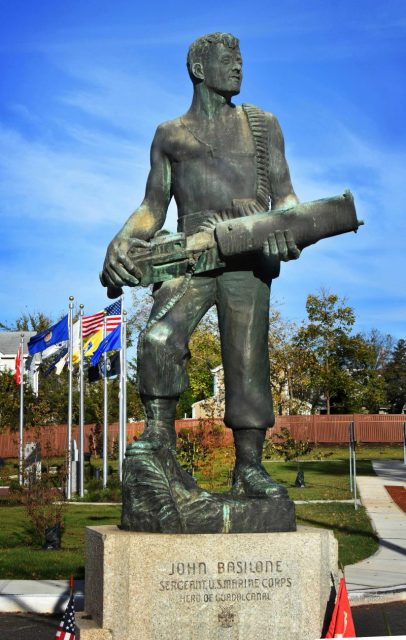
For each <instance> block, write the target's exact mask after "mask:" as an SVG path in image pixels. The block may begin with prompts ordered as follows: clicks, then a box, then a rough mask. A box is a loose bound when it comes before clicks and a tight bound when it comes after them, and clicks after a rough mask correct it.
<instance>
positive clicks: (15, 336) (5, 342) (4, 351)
mask: <svg viewBox="0 0 406 640" xmlns="http://www.w3.org/2000/svg"><path fill="white" fill-rule="evenodd" d="M36 333H37V332H36V331H0V354H1V355H4V356H6V355H13V356H15V355H16V353H17V351H18V346H19V344H20V341H21V334H23V335H24V354H25V355H28V347H27V343H28V340H29V339H30V338H31V336H35V335H36Z"/></svg>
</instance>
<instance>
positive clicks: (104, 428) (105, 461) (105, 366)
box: [103, 316, 108, 489]
mask: <svg viewBox="0 0 406 640" xmlns="http://www.w3.org/2000/svg"><path fill="white" fill-rule="evenodd" d="M106 335H107V318H106V316H104V319H103V340H104V338H105V337H106ZM103 362H104V378H103V397H104V405H103V489H105V488H106V487H107V428H108V425H107V422H108V399H107V352H106V351H105V352H104V354H103Z"/></svg>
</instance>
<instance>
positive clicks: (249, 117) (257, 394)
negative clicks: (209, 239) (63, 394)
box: [103, 33, 300, 497]
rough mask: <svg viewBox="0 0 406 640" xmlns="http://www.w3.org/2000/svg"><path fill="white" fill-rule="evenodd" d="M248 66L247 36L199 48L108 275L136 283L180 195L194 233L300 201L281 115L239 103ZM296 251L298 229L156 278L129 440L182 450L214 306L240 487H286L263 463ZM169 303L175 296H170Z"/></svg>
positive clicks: (186, 224) (241, 492)
mask: <svg viewBox="0 0 406 640" xmlns="http://www.w3.org/2000/svg"><path fill="white" fill-rule="evenodd" d="M242 64H243V61H242V57H241V52H240V47H239V41H238V39H237V38H235V37H234V36H233V35H231V34H229V33H212V34H209V35H206V36H203V37H201V38H198V39H197V40H196V41H195V42H193V44H192V45H191V47H190V49H189V53H188V58H187V68H188V71H189V75H190V78H191V80H192V82H193V100H192V104H191V106H190V108H189V110H188V111H187V112H186V113H185V114H184V115H183V116H181V117H179V118H176V119H175V120H171V121H169V122H164V123H163V124H161V125H160V126H159V127H158V129H157V131H156V134H155V137H154V140H153V143H152V148H151V170H150V173H149V176H148V181H147V187H146V193H145V198H144V200H143V202H142V203H141V205H140V206H139V207H138V209H136V210H135V211H134V213H133V214H132V215H131V216H130V217H129V219H128V220H127V222H126V223H125V224H124V226H123V228H122V229H121V231H119V232H118V234H117V235H116V236H115V238H114V239H113V240H112V242H111V243H110V245H109V247H108V250H107V255H106V259H105V263H104V271H103V280H104V284H106V285H110V286H116V287H119V286H122V285H130V286H136V285H137V284H138V282H139V278H137V275H138V277H139V276H140V274H139V273H137V269H136V268H135V267H134V265H133V262H132V260H131V258H130V257H129V255H128V254H129V251H131V252H132V253H134V251H136V250H137V248H145V247H146V246H148V244H147V243H148V241H149V240H151V238H152V237H153V236H154V234H156V233H157V232H158V231H159V229H161V228H162V226H163V224H164V222H165V217H166V213H167V209H168V205H169V202H170V200H171V198H172V196H173V197H174V198H175V201H176V204H177V208H178V231H183V232H185V233H186V235H187V236H188V235H191V234H193V233H195V232H196V231H198V230H199V229H200V228H202V227H203V228H204V227H205V226H207V225H208V224H210V222H211V221H212V220H213V219H217V220H219V219H223V220H224V219H227V218H233V217H240V216H242V215H250V214H253V213H256V212H260V211H263V212H264V211H267V210H269V208H270V204H271V209H275V208H283V207H287V206H292V205H295V204H296V203H297V202H298V199H297V197H296V195H295V193H294V191H293V188H292V184H291V180H290V175H289V169H288V165H287V162H286V159H285V151H284V141H283V136H282V132H281V129H280V126H279V123H278V121H277V119H276V118H275V116H274V115H272V114H271V113H265V112H263V111H262V110H260V109H258V108H257V107H255V106H253V105H242V106H236V105H235V104H233V102H232V98H233V96H236V95H238V93H239V92H240V87H241V81H242ZM270 215H272V214H270ZM299 253H300V251H299V250H298V248H297V247H296V245H295V243H294V240H293V236H292V234H291V232H289V231H287V232H275V233H274V234H272V235H271V236H270V237H269V238H268V240H267V242H266V243H265V245H264V247H263V251H262V252H259V253H258V254H254V255H252V254H251V255H250V256H249V257H248V258H247V256H244V257H242V256H237V257H233V258H232V259H230V260H229V261H228V262H227V264H226V267H224V268H221V269H214V270H212V271H208V272H205V273H203V274H196V275H193V277H192V278H191V279H190V281H189V283H188V286H187V287H185V282H184V277H183V276H182V277H180V278H174V279H172V280H169V281H166V282H164V283H162V284H159V285H155V287H154V290H153V298H154V304H153V308H152V311H151V316H150V319H149V322H148V324H147V327H146V329H145V330H144V332H143V333H142V334H141V335H140V339H139V350H138V351H139V353H138V381H139V392H140V395H141V399H142V402H143V404H144V409H145V414H146V424H145V430H144V433H143V434H142V436H141V437H140V439H139V440H138V441H137V442H136V443H134V444H132V445H130V447H132V448H133V447H135V448H138V449H140V450H142V449H144V450H145V449H146V450H154V449H157V448H161V447H166V448H169V449H174V448H175V444H176V433H175V410H176V404H177V401H178V399H179V396H180V394H181V393H182V392H183V391H184V390H185V389H186V388H187V386H188V377H187V371H186V365H187V362H188V359H189V357H190V353H189V349H188V341H189V339H190V336H191V334H192V333H193V331H194V329H195V328H196V326H197V325H198V323H199V322H200V320H201V319H202V317H203V316H204V315H205V313H206V312H207V311H208V310H209V309H210V308H211V307H212V306H213V305H216V307H217V312H218V321H219V329H220V337H221V349H222V360H223V366H224V378H225V416H224V421H225V424H226V425H227V426H228V427H230V428H231V429H232V430H233V436H234V443H235V450H236V464H235V469H234V482H233V487H232V493H233V494H234V495H235V496H239V497H242V496H246V497H279V496H282V495H285V494H286V492H285V490H284V489H283V488H282V487H280V486H279V485H278V484H277V483H276V482H274V481H273V480H272V479H271V477H270V476H269V475H268V474H267V472H266V471H265V469H264V467H263V466H262V464H261V457H262V448H263V443H264V439H265V434H266V430H267V428H268V427H271V426H272V425H273V424H274V420H275V418H274V413H273V408H272V396H271V387H270V372H269V357H268V328H269V297H270V286H271V280H272V277H275V276H277V275H278V273H279V264H280V260H289V259H292V258H293V259H295V258H297V257H298V256H299ZM181 289H182V292H181V293H180V294H179V292H180V290H181ZM178 294H179V295H178ZM171 300H172V301H173V300H176V301H175V303H172V304H171Z"/></svg>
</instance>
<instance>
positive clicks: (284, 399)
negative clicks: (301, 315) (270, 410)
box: [268, 306, 310, 415]
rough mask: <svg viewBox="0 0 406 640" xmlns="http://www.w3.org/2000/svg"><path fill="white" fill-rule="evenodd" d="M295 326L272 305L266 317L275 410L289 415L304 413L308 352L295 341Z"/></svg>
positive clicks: (306, 399)
mask: <svg viewBox="0 0 406 640" xmlns="http://www.w3.org/2000/svg"><path fill="white" fill-rule="evenodd" d="M296 332H297V326H296V325H295V324H294V323H292V322H289V321H287V320H285V319H283V318H282V315H281V313H280V311H279V310H278V309H277V308H275V306H273V307H272V309H271V313H270V318H269V338H268V345H269V360H270V368H271V386H272V395H273V402H274V407H275V412H276V413H277V414H278V415H289V414H297V413H299V414H300V413H304V412H307V410H308V407H309V402H308V389H309V385H310V378H309V367H308V363H307V356H308V352H303V350H301V349H299V348H298V347H297V345H296V344H295V342H294V340H293V337H294V335H295V334H296Z"/></svg>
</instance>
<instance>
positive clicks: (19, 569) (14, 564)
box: [0, 505, 121, 580]
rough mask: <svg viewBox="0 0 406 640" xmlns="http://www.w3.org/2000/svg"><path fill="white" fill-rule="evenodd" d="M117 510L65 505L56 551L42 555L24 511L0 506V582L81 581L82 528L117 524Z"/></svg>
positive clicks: (82, 560) (82, 564)
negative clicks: (62, 531) (63, 522)
mask: <svg viewBox="0 0 406 640" xmlns="http://www.w3.org/2000/svg"><path fill="white" fill-rule="evenodd" d="M120 511H121V508H120V507H119V506H103V507H100V506H97V505H95V506H88V505H68V506H67V507H66V512H65V531H64V533H63V536H62V548H61V549H60V550H59V551H43V550H42V549H41V548H40V546H39V545H38V543H37V541H35V535H34V534H33V532H32V529H31V527H30V523H29V521H28V520H27V516H26V513H25V509H24V507H13V506H2V507H1V527H0V548H1V553H0V577H1V578H2V579H7V578H9V579H12V578H13V579H21V580H22V579H25V580H30V579H31V580H38V579H54V580H56V579H68V578H69V576H70V575H71V574H73V575H74V576H75V577H76V578H83V577H84V543H85V527H86V526H92V525H93V526H99V525H104V524H118V523H119V521H120Z"/></svg>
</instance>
